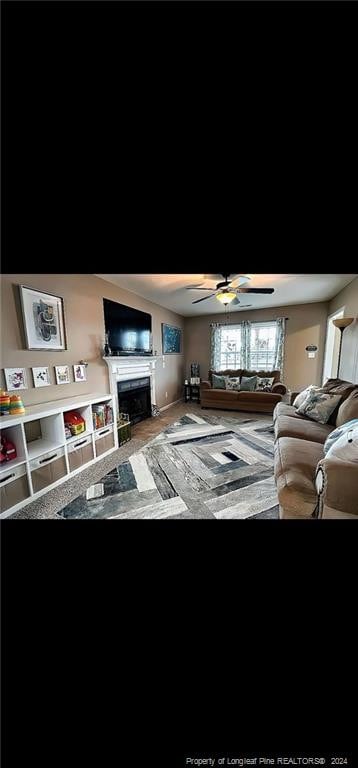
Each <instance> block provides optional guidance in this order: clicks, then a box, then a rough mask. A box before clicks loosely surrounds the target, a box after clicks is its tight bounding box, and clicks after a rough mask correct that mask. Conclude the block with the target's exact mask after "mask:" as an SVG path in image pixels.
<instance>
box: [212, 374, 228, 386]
mask: <svg viewBox="0 0 358 768" xmlns="http://www.w3.org/2000/svg"><path fill="white" fill-rule="evenodd" d="M213 387H214V389H225V387H226V377H225V376H217V375H216V373H213Z"/></svg>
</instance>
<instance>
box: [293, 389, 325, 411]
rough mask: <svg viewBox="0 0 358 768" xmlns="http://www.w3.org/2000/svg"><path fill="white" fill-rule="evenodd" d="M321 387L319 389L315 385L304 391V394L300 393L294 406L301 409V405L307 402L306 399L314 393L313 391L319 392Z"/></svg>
mask: <svg viewBox="0 0 358 768" xmlns="http://www.w3.org/2000/svg"><path fill="white" fill-rule="evenodd" d="M317 389H319V387H317V386H316V385H315V384H310V385H309V387H306V389H303V390H302V392H299V393H298V395H297V396H296V397H295V399H294V401H293V403H292V405H293V407H294V408H299V407H300V405H302V403H303V402H304V401H305V400H306V397H307V396H308V395H309V394H310V392H312V391H313V390H317Z"/></svg>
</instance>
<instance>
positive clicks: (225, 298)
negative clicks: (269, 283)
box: [186, 274, 275, 307]
mask: <svg viewBox="0 0 358 768" xmlns="http://www.w3.org/2000/svg"><path fill="white" fill-rule="evenodd" d="M222 277H223V278H224V280H222V281H221V282H219V283H217V284H216V288H215V289H214V293H210V296H203V297H202V298H201V299H195V301H192V304H199V302H200V301H205V300H206V299H211V298H212V297H213V296H216V298H217V299H218V301H220V302H221V303H222V304H230V303H231V302H232V304H233V305H237V304H240V306H241V307H251V306H252V304H241V302H240V300H239V294H240V293H273V292H274V290H275V289H274V288H246V287H242V286H245V285H246V283H248V282H249V280H251V278H250V277H248V276H247V275H233V276H232V279H231V280H229V278H230V274H222ZM240 279H241V282H240V283H239V285H237V284H236V281H237V280H240ZM186 290H187V291H191V290H196V291H212V290H213V288H204V287H202V286H199V285H190V286H188V287H187V289H186Z"/></svg>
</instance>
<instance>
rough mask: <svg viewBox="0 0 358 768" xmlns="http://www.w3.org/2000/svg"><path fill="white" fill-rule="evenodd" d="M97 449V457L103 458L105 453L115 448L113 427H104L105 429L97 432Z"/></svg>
mask: <svg viewBox="0 0 358 768" xmlns="http://www.w3.org/2000/svg"><path fill="white" fill-rule="evenodd" d="M94 439H95V447H96V456H102V454H103V453H107V451H110V450H111V448H114V432H113V425H109V426H108V427H104V428H103V429H100V430H98V431H97V432H95V436H94Z"/></svg>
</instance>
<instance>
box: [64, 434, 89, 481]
mask: <svg viewBox="0 0 358 768" xmlns="http://www.w3.org/2000/svg"><path fill="white" fill-rule="evenodd" d="M92 459H94V453H93V445H92V435H88V436H87V437H82V438H81V437H79V439H78V440H76V441H75V442H74V443H72V444H71V445H69V446H68V463H69V465H70V472H72V471H73V470H74V469H79V467H82V466H83V465H84V464H88V462H89V461H92Z"/></svg>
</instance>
